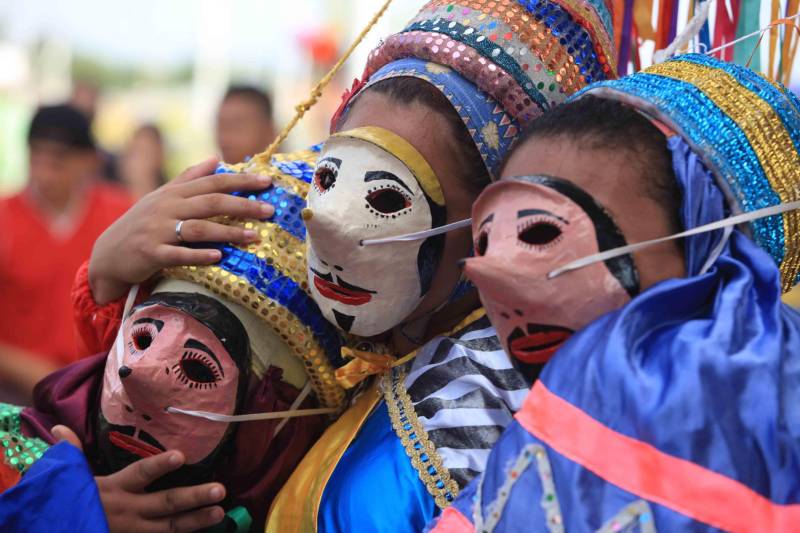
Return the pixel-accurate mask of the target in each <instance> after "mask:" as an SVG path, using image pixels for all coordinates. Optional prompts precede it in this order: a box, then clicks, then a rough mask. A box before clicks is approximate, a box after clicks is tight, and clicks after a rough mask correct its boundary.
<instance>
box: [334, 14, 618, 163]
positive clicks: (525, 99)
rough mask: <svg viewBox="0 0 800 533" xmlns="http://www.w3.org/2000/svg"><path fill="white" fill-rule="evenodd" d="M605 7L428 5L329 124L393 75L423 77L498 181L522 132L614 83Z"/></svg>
mask: <svg viewBox="0 0 800 533" xmlns="http://www.w3.org/2000/svg"><path fill="white" fill-rule="evenodd" d="M609 4H610V2H606V1H605V0H535V1H534V0H492V1H489V0H472V1H469V0H465V1H460V2H450V1H443V0H433V1H431V2H428V4H426V5H425V7H423V8H422V10H421V11H420V12H419V13H418V14H417V16H416V17H415V18H414V19H413V20H412V21H411V22H410V23H409V25H408V26H407V27H406V28H405V29H404V30H403V31H402V32H400V33H397V34H395V35H392V36H390V37H388V38H387V39H386V40H385V41H384V42H383V43H382V44H381V45H380V46H379V47H378V48H377V49H375V50H374V51H373V52H372V53H371V54H370V56H369V60H368V63H367V68H366V70H365V72H364V78H363V80H362V81H361V82H360V83H359V84H357V85H355V86H354V88H353V90H352V91H349V92H348V93H346V94H345V96H344V99H343V100H344V101H343V104H342V107H341V108H340V112H338V113H337V114H336V116H334V121H333V122H332V126H333V127H334V128H335V127H336V123H337V121H338V118H339V117H340V116H341V114H342V113H343V112H345V110H346V107H347V106H348V105H349V103H350V102H352V101H353V99H354V97H356V96H357V95H358V94H359V93H360V91H362V90H363V89H364V88H366V87H368V86H370V85H372V84H374V83H377V82H379V81H381V80H384V79H387V78H391V77H403V76H406V77H415V78H420V79H423V80H426V81H428V82H430V83H431V84H433V85H435V86H436V87H437V88H438V89H439V90H440V91H442V93H443V94H444V95H445V96H446V97H447V98H448V100H450V102H451V103H452V104H453V107H454V108H455V109H456V111H457V112H458V113H459V115H460V116H461V118H462V120H463V121H464V123H465V124H466V126H467V129H468V130H469V133H470V135H471V136H472V138H473V140H474V142H475V144H476V146H477V148H478V150H479V152H480V154H481V156H482V157H483V160H484V162H485V163H486V167H487V169H488V171H489V174H490V175H491V176H492V177H496V176H497V173H498V171H499V167H500V164H501V163H502V160H503V157H504V155H505V153H506V152H507V150H508V148H509V147H510V146H511V144H512V143H513V141H514V140H515V139H516V137H517V136H518V134H519V131H520V127H523V126H524V125H525V124H526V123H527V122H529V121H530V120H532V119H534V118H536V117H538V116H539V115H540V114H541V113H543V112H544V111H546V110H547V109H549V108H551V107H552V106H554V105H557V104H559V103H561V102H563V101H564V100H565V99H566V98H567V97H568V96H569V95H571V94H573V93H574V92H576V91H578V90H579V89H581V88H583V87H585V86H586V85H587V84H588V83H591V82H592V81H595V80H605V79H612V78H614V77H616V75H615V72H616V65H615V64H614V57H615V54H614V50H613V44H612V43H613V29H612V28H613V24H612V20H611V12H610V7H609Z"/></svg>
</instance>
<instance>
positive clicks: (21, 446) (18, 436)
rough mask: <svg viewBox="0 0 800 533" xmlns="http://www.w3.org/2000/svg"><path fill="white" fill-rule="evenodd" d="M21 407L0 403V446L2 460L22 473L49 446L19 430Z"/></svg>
mask: <svg viewBox="0 0 800 533" xmlns="http://www.w3.org/2000/svg"><path fill="white" fill-rule="evenodd" d="M21 412H22V407H17V406H16V405H9V404H5V403H0V446H2V449H3V461H4V462H5V463H6V464H7V465H8V466H10V467H11V468H13V469H14V470H16V471H17V472H19V473H20V474H24V473H25V472H26V471H27V470H28V468H30V466H31V465H32V464H33V463H35V462H36V461H37V460H38V459H40V458H41V457H42V455H44V452H46V451H47V449H48V448H49V447H50V446H49V445H48V444H47V443H46V442H44V441H43V440H41V439H38V438H36V437H24V436H23V435H22V432H21V430H20V418H19V415H20V413H21Z"/></svg>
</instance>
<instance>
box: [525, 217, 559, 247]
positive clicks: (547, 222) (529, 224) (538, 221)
mask: <svg viewBox="0 0 800 533" xmlns="http://www.w3.org/2000/svg"><path fill="white" fill-rule="evenodd" d="M535 226H551V227H553V228H555V229H557V230H558V235H556V236H555V237H553V238H552V239H550V240H548V241H547V242H543V243H541V244H534V243H529V242H525V241H524V240H523V239H522V234H523V233H525V232H526V231H527V230H529V229H531V228H533V227H535ZM563 239H564V230H563V227H562V225H561V224H559V223H558V222H555V221H554V220H553V219H552V218H550V217H533V218H530V219H527V220H525V221H524V222H522V223H521V224H519V225H518V226H517V244H518V245H520V246H522V247H524V248H528V249H530V250H547V249H548V248H552V247H553V246H556V245H558V244H559V243H560V242H561V241H562V240H563Z"/></svg>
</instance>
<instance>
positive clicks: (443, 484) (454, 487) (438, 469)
mask: <svg viewBox="0 0 800 533" xmlns="http://www.w3.org/2000/svg"><path fill="white" fill-rule="evenodd" d="M405 377H406V373H405V370H404V369H403V368H398V369H395V370H394V371H392V372H387V373H386V374H384V376H383V381H382V383H381V385H382V387H383V395H384V399H385V400H386V407H387V408H388V410H389V418H390V419H391V421H392V427H393V428H394V431H395V433H396V434H397V435H398V436H399V437H400V440H401V441H402V443H403V447H404V448H405V450H406V455H408V457H409V458H410V459H411V464H412V465H413V466H414V469H415V470H416V471H417V474H418V475H419V478H420V479H421V480H422V482H423V483H424V484H425V487H426V488H427V489H428V492H429V493H430V494H431V496H433V498H434V500H435V501H436V505H437V506H438V507H439V508H440V509H444V508H446V507H448V506H449V505H450V504H451V503H453V501H454V500H455V498H456V496H458V484H457V483H456V481H455V480H454V479H452V478H451V477H450V471H449V470H448V469H447V467H445V466H444V463H443V462H442V458H441V457H440V456H439V452H437V451H436V446H434V444H433V442H432V441H431V440H430V439H429V438H428V433H427V432H426V431H425V429H424V428H423V427H422V424H420V422H419V419H418V418H417V414H416V412H415V411H414V404H413V403H412V402H411V398H410V397H409V396H408V392H407V391H406V389H405V386H404V385H403V383H404V381H405Z"/></svg>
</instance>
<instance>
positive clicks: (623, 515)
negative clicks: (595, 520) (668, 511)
mask: <svg viewBox="0 0 800 533" xmlns="http://www.w3.org/2000/svg"><path fill="white" fill-rule="evenodd" d="M635 531H638V532H639V533H656V525H655V523H654V521H653V512H652V511H651V510H650V505H648V503H647V502H646V501H644V500H637V501H635V502H633V503H632V504H630V505H628V506H627V507H625V509H623V510H622V511H620V512H619V513H617V514H616V515H615V516H614V517H613V518H612V519H611V520H609V521H608V522H606V523H605V524H603V527H601V528H600V529H598V530H597V533H634V532H635Z"/></svg>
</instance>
